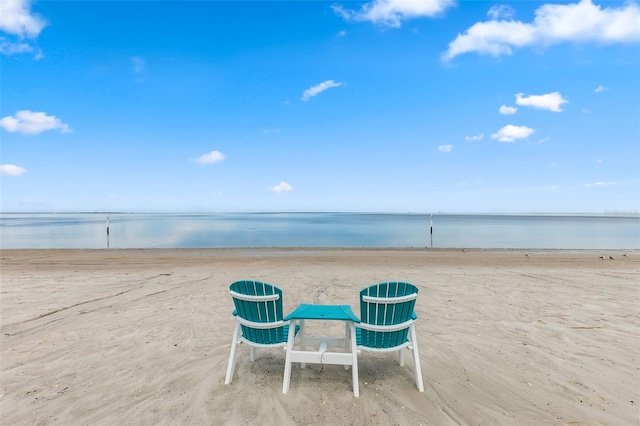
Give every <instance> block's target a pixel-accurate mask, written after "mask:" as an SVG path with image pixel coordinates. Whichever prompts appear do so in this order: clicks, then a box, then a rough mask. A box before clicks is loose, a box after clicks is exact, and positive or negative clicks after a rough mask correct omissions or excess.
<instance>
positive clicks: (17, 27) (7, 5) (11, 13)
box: [0, 0, 47, 60]
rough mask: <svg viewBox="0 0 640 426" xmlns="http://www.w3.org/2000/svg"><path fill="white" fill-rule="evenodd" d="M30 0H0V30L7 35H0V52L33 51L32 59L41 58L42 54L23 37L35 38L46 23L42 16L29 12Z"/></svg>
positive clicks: (7, 53) (8, 53) (9, 53)
mask: <svg viewBox="0 0 640 426" xmlns="http://www.w3.org/2000/svg"><path fill="white" fill-rule="evenodd" d="M30 9H31V1H30V0H0V31H2V32H3V33H4V34H5V35H6V36H10V38H13V39H14V40H11V39H10V38H7V37H0V53H1V54H3V55H15V54H18V53H31V52H34V51H35V56H34V59H36V60H38V59H42V58H43V57H44V55H43V54H42V51H41V50H40V49H38V48H34V47H33V46H32V45H31V44H30V43H28V42H26V41H25V39H35V38H36V37H38V34H40V32H41V31H42V29H43V28H44V27H45V26H46V25H47V22H46V20H45V19H44V18H42V17H40V16H39V15H37V14H32V13H31V10H30Z"/></svg>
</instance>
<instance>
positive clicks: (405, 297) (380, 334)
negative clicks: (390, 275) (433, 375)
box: [356, 282, 424, 392]
mask: <svg viewBox="0 0 640 426" xmlns="http://www.w3.org/2000/svg"><path fill="white" fill-rule="evenodd" d="M417 297H418V288H417V287H416V286H414V285H413V284H409V283H404V282H385V283H379V284H374V285H372V286H369V287H367V288H365V289H363V290H362V291H361V292H360V323H359V324H358V327H356V342H357V347H358V350H365V351H373V352H391V351H398V352H399V358H398V362H399V364H400V365H401V366H404V353H403V349H405V348H407V349H409V350H411V352H413V365H414V373H415V376H416V386H417V388H418V390H419V391H420V392H424V385H423V384H422V371H421V369H420V356H419V354H418V341H417V336H416V328H415V321H416V319H417V318H418V317H417V316H416V314H415V312H414V307H415V304H416V298H417Z"/></svg>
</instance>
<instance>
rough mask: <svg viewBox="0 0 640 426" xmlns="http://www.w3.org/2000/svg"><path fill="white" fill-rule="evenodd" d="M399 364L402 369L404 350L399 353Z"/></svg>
mask: <svg viewBox="0 0 640 426" xmlns="http://www.w3.org/2000/svg"><path fill="white" fill-rule="evenodd" d="M398 364H400V367H404V348H401V349H400V350H399V351H398Z"/></svg>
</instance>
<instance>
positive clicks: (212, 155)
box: [194, 151, 224, 164]
mask: <svg viewBox="0 0 640 426" xmlns="http://www.w3.org/2000/svg"><path fill="white" fill-rule="evenodd" d="M222 160H224V154H223V153H221V152H220V151H211V152H207V153H205V154H202V155H201V156H200V157H198V158H196V159H195V160H194V161H195V162H196V163H198V164H212V163H218V162H220V161H222Z"/></svg>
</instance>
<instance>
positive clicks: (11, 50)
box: [0, 37, 33, 55]
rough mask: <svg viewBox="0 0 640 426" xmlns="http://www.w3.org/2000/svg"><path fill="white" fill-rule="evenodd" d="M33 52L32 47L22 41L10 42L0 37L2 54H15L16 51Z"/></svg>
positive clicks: (0, 51)
mask: <svg viewBox="0 0 640 426" xmlns="http://www.w3.org/2000/svg"><path fill="white" fill-rule="evenodd" d="M30 52H33V47H31V45H29V44H27V43H24V42H16V43H13V42H10V41H8V40H7V39H6V38H4V37H0V53H2V54H3V55H15V54H16V53H30Z"/></svg>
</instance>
